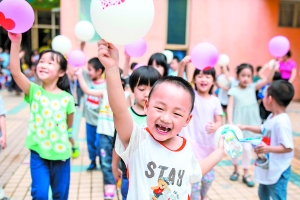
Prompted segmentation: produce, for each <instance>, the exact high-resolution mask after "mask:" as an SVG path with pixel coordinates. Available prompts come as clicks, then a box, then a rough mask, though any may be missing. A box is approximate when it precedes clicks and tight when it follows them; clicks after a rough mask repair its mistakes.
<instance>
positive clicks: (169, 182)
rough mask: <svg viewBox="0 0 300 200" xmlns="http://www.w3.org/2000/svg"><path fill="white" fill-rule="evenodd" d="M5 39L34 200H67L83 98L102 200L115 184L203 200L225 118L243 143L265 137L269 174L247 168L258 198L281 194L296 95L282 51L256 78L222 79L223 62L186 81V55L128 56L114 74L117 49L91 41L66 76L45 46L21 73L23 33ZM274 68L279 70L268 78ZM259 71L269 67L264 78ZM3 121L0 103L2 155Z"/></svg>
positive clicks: (248, 150) (131, 191) (141, 194)
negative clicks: (81, 63)
mask: <svg viewBox="0 0 300 200" xmlns="http://www.w3.org/2000/svg"><path fill="white" fill-rule="evenodd" d="M9 38H10V39H11V42H12V43H11V52H10V53H11V54H10V63H9V68H10V72H11V74H12V77H13V80H14V81H15V82H16V84H17V85H18V86H19V87H20V89H21V90H22V91H23V92H24V94H25V101H26V102H28V103H29V104H30V122H29V130H28V134H27V137H26V147H28V148H29V149H30V159H31V162H30V170H31V178H32V187H31V195H32V198H33V199H46V198H48V191H49V187H51V190H52V197H53V199H62V200H65V199H68V191H69V185H70V157H71V153H70V152H71V151H73V154H72V156H73V158H76V157H78V155H79V149H78V147H77V145H76V141H74V139H73V137H72V125H73V117H74V112H75V110H76V109H75V106H80V100H81V96H82V95H81V92H82V93H83V94H84V100H83V104H84V105H83V115H84V117H85V120H86V139H87V147H88V155H89V159H90V165H89V167H88V168H87V170H88V171H91V170H95V169H97V164H99V166H100V168H101V170H102V173H103V183H104V199H114V196H115V192H116V183H117V181H118V180H119V179H121V193H122V199H152V200H161V199H172V200H179V199H193V200H195V199H207V192H208V190H209V188H210V186H211V184H212V182H213V180H214V179H215V173H214V166H215V165H216V164H217V163H218V162H219V161H221V160H222V159H223V158H224V157H225V156H226V154H225V151H224V144H223V143H224V141H223V138H222V137H221V138H220V141H219V144H218V146H217V147H216V146H215V144H214V134H215V132H216V130H217V129H218V128H219V127H221V126H222V125H223V123H224V122H223V121H222V116H224V115H223V113H226V114H225V116H226V117H225V123H229V124H234V125H237V126H239V127H240V128H241V129H242V131H243V136H244V137H245V138H254V137H257V136H258V135H255V134H261V135H262V137H263V141H264V143H262V144H261V145H259V146H258V147H257V148H255V149H254V151H255V153H257V154H262V153H263V154H266V155H267V158H268V167H267V168H261V167H260V166H256V167H255V180H256V181H257V182H258V183H259V184H260V185H259V191H258V194H259V197H260V199H262V200H264V199H269V198H270V197H272V199H285V198H286V193H287V181H288V178H289V176H290V173H291V169H290V165H291V159H292V158H293V139H292V129H291V122H290V120H289V117H288V115H287V114H286V112H285V109H286V107H287V106H288V105H289V103H290V101H291V100H292V99H293V96H294V89H293V86H292V84H291V83H290V82H292V81H293V80H294V79H295V70H294V69H295V63H294V62H292V61H290V60H289V58H290V55H291V53H290V52H289V53H288V54H287V56H285V57H284V58H283V59H282V61H279V62H274V64H272V65H271V66H269V64H266V66H264V67H262V69H261V70H260V71H259V72H258V75H257V77H255V78H254V68H253V67H252V66H251V65H250V64H248V63H242V64H240V65H239V66H238V67H237V68H236V78H233V77H231V76H230V73H229V68H228V66H220V72H221V73H220V75H218V76H217V75H216V70H215V69H214V68H210V69H205V70H199V69H196V70H195V71H194V74H193V77H192V81H191V83H189V82H188V81H187V80H186V79H187V76H186V73H185V71H186V70H185V67H186V66H187V64H188V63H190V62H191V58H190V56H186V57H184V58H183V59H182V60H180V59H179V58H178V57H176V56H175V57H174V58H173V60H172V61H171V63H170V66H168V64H167V61H166V57H165V55H164V54H162V53H155V54H153V55H152V56H151V57H150V58H149V61H148V64H147V65H141V64H137V63H133V64H131V65H130V57H129V56H128V55H126V59H125V65H124V67H123V69H122V70H121V69H120V67H119V55H118V50H117V49H116V47H115V46H114V45H113V44H110V43H107V42H106V41H104V40H101V41H100V42H99V43H98V57H95V58H92V59H90V60H89V61H88V64H87V67H86V68H83V69H82V68H77V69H72V70H67V61H66V59H65V58H64V56H63V55H62V54H60V53H58V52H56V51H53V50H48V51H44V52H42V53H41V54H40V55H39V54H38V53H37V52H35V53H34V54H33V55H32V57H31V59H32V62H34V63H36V65H35V66H34V67H32V68H31V70H28V69H27V71H26V69H23V70H22V65H21V64H20V55H19V52H20V43H21V39H22V38H21V35H19V34H12V33H9ZM83 48H84V44H82V49H83ZM277 63H278V64H279V70H280V72H281V73H279V72H276V70H277V69H276V64H277ZM23 68H24V67H23ZM265 68H270V71H269V73H268V75H267V76H264V74H263V72H264V71H265ZM281 68H282V69H281ZM33 69H34V70H33ZM259 69H260V68H259ZM22 71H23V72H25V73H23V72H22ZM35 72H36V75H35ZM104 74H105V75H104ZM32 77H35V79H32ZM36 78H38V79H39V80H40V81H41V84H40V85H39V84H36V83H35V82H34V81H35V80H36ZM279 79H280V80H279ZM220 80H222V81H220ZM272 81H273V82H272ZM216 88H219V90H218V94H217V96H216V95H214V91H215V89H216ZM245 97H246V98H245ZM74 98H75V99H76V100H75V99H74ZM263 109H264V115H262V112H263ZM267 115H268V116H267ZM4 116H5V110H4V107H3V105H2V100H1V98H0V128H1V131H0V149H1V148H5V146H6V137H5V135H6V134H5V133H6V131H5V120H4V119H5V118H4ZM262 121H264V123H263V125H261V124H262ZM279 122H280V123H279ZM252 149H253V148H252V146H251V144H250V143H243V155H242V168H243V177H242V178H243V182H244V183H245V184H246V185H247V186H249V187H253V186H254V181H253V180H252V178H251V177H250V175H249V168H250V166H251V160H252V152H253V150H252ZM97 158H98V159H99V160H98V161H97ZM120 158H122V160H121V159H120ZM279 162H280V164H279ZM232 164H233V166H234V171H233V173H232V175H231V176H230V177H229V178H230V180H232V181H237V180H238V178H239V172H238V160H237V159H233V160H232ZM129 182H130V187H129ZM190 191H191V192H190ZM0 192H1V191H0Z"/></svg>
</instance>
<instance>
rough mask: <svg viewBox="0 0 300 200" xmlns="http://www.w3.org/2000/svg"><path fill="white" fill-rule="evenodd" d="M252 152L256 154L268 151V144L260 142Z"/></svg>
mask: <svg viewBox="0 0 300 200" xmlns="http://www.w3.org/2000/svg"><path fill="white" fill-rule="evenodd" d="M254 152H255V153H257V154H263V153H270V151H269V146H268V145H267V144H266V143H264V142H262V143H261V144H260V145H258V146H257V147H256V148H255V149H254Z"/></svg>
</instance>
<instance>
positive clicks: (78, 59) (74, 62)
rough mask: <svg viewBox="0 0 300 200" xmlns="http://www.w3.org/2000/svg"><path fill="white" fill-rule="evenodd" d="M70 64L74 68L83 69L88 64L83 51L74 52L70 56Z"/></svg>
mask: <svg viewBox="0 0 300 200" xmlns="http://www.w3.org/2000/svg"><path fill="white" fill-rule="evenodd" d="M68 63H69V65H71V66H72V67H82V66H83V65H85V63H86V58H85V55H84V53H83V52H82V51H81V50H73V51H71V52H70V53H69V55H68Z"/></svg>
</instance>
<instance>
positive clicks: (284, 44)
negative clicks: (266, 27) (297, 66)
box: [269, 36, 290, 58]
mask: <svg viewBox="0 0 300 200" xmlns="http://www.w3.org/2000/svg"><path fill="white" fill-rule="evenodd" d="M289 50H290V41H289V40H288V39H287V38H286V37H284V36H275V37H273V38H272V39H271V40H270V42H269V52H270V54H271V55H272V56H274V57H276V58H279V57H282V56H285V55H286V54H287V52H288V51H289Z"/></svg>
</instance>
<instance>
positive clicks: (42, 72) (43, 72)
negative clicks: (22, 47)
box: [39, 71, 48, 75]
mask: <svg viewBox="0 0 300 200" xmlns="http://www.w3.org/2000/svg"><path fill="white" fill-rule="evenodd" d="M39 74H41V75H44V74H48V72H46V71H40V72H39Z"/></svg>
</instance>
